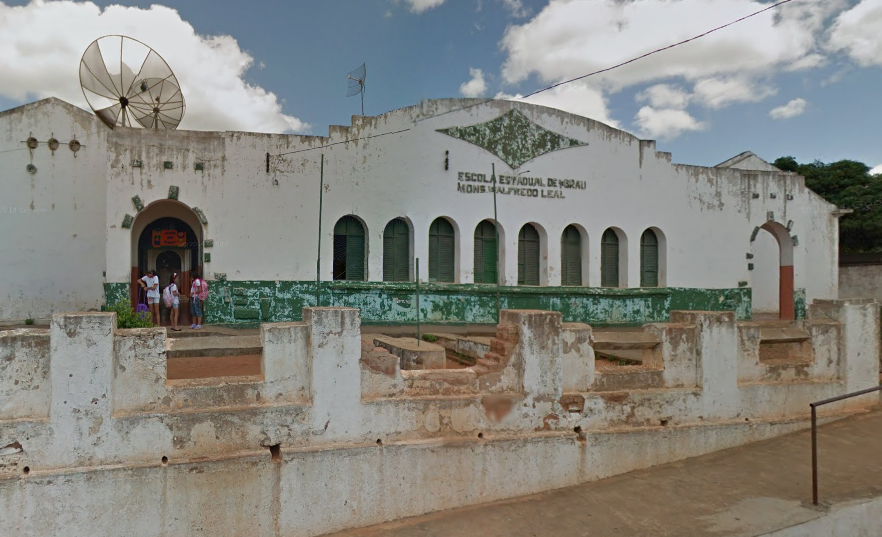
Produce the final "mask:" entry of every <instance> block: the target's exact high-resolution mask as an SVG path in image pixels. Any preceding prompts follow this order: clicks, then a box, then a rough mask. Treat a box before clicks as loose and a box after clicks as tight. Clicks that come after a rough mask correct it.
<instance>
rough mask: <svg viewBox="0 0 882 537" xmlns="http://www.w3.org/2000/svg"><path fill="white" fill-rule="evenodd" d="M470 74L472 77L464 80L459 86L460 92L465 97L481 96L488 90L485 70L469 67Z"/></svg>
mask: <svg viewBox="0 0 882 537" xmlns="http://www.w3.org/2000/svg"><path fill="white" fill-rule="evenodd" d="M469 76H470V77H472V78H471V80H469V81H468V82H463V84H462V85H461V86H460V87H459V93H460V94H461V95H462V96H463V97H480V96H481V95H484V92H486V91H487V82H486V81H485V80H484V71H482V70H480V69H475V68H473V67H471V68H469Z"/></svg>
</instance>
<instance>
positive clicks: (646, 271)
mask: <svg viewBox="0 0 882 537" xmlns="http://www.w3.org/2000/svg"><path fill="white" fill-rule="evenodd" d="M640 287H658V237H656V235H655V232H654V231H653V230H651V229H647V230H646V231H644V232H643V235H642V236H641V237H640Z"/></svg>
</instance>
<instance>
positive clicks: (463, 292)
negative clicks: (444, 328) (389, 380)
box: [104, 280, 751, 326]
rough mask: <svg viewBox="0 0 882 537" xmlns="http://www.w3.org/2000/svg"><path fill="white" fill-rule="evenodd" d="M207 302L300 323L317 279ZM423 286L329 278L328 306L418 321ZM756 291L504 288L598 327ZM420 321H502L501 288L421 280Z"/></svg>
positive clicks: (742, 305)
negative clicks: (499, 315)
mask: <svg viewBox="0 0 882 537" xmlns="http://www.w3.org/2000/svg"><path fill="white" fill-rule="evenodd" d="M104 287H105V295H106V297H107V300H108V303H112V302H113V301H114V300H116V299H118V298H120V297H126V296H128V285H127V284H124V283H122V284H105V286H104ZM209 290H210V293H209V297H208V300H207V303H206V304H205V322H206V323H209V324H240V323H242V324H248V323H250V324H254V323H260V322H283V321H299V320H300V319H301V310H302V309H303V308H304V307H309V306H315V305H316V293H315V282H305V281H299V282H295V281H279V282H275V281H217V280H215V281H210V282H209ZM415 292H416V285H415V284H413V283H385V282H322V285H321V305H322V306H348V307H353V308H358V309H359V310H361V318H362V321H363V322H364V323H366V324H415V323H416V322H417V315H416V296H415ZM750 300H751V291H750V289H749V288H739V289H688V288H659V289H649V288H644V289H607V288H595V287H526V286H522V287H501V288H500V306H501V308H502V309H541V310H551V311H559V312H561V313H562V314H563V318H564V321H567V322H585V323H590V324H592V325H597V326H604V325H623V326H624V325H640V324H643V323H650V322H666V321H667V320H668V317H669V315H670V312H671V311H672V310H712V311H735V312H736V316H737V318H738V319H741V320H746V319H749V318H750V310H751V308H750ZM420 322H422V323H426V324H466V323H468V324H494V323H496V287H495V286H493V285H480V284H479V285H474V284H466V285H459V284H436V283H424V284H420Z"/></svg>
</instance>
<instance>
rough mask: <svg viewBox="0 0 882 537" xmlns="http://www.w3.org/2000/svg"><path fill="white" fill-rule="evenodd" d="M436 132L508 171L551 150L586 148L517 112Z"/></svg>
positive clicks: (577, 141) (578, 142)
mask: <svg viewBox="0 0 882 537" xmlns="http://www.w3.org/2000/svg"><path fill="white" fill-rule="evenodd" d="M438 132H440V133H442V134H446V135H448V136H452V137H453V138H458V139H460V140H464V141H466V142H469V143H470V144H474V145H476V146H478V147H482V148H484V149H486V150H487V151H489V152H491V153H493V154H494V155H496V156H497V157H499V158H501V159H502V161H503V162H505V163H506V164H508V165H509V166H511V167H512V168H518V167H520V166H521V164H523V163H525V162H527V161H529V160H533V159H534V158H536V157H539V156H542V155H544V154H546V153H551V152H552V151H557V150H559V149H567V148H569V147H577V146H580V145H588V143H587V142H582V141H579V140H576V139H575V138H569V137H566V136H563V135H560V134H558V133H556V132H552V131H550V130H548V129H546V128H545V127H541V126H539V125H537V124H535V123H533V122H532V121H530V119H529V118H527V116H525V115H524V114H522V113H521V112H519V111H517V110H510V111H509V112H506V113H505V114H503V115H501V116H499V117H498V118H496V119H494V120H492V121H488V122H487V123H480V124H478V125H472V126H469V127H450V128H448V129H438Z"/></svg>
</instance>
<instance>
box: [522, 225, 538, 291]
mask: <svg viewBox="0 0 882 537" xmlns="http://www.w3.org/2000/svg"><path fill="white" fill-rule="evenodd" d="M518 285H539V232H538V231H536V228H535V227H533V225H532V224H525V225H524V227H522V228H521V232H520V233H518Z"/></svg>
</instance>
